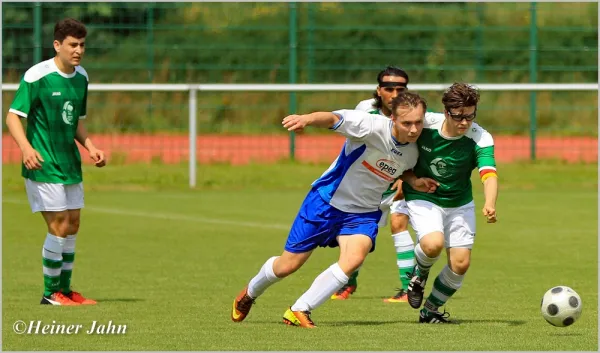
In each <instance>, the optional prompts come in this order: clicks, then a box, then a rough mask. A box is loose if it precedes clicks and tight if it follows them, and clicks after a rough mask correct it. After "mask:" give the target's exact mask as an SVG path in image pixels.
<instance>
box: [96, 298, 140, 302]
mask: <svg viewBox="0 0 600 353" xmlns="http://www.w3.org/2000/svg"><path fill="white" fill-rule="evenodd" d="M145 300H146V299H138V298H100V299H96V301H98V302H99V303H100V302H102V303H107V302H127V303H131V302H143V301H145Z"/></svg>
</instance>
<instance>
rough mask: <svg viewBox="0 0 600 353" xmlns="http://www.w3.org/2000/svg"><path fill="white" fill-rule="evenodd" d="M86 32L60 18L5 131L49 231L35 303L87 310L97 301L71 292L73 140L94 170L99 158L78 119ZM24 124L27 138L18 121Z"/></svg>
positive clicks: (78, 202)
mask: <svg viewBox="0 0 600 353" xmlns="http://www.w3.org/2000/svg"><path fill="white" fill-rule="evenodd" d="M86 35H87V30H86V28H85V26H84V25H83V24H82V23H80V22H79V21H76V20H74V19H70V18H67V19H64V20H62V21H60V22H58V23H57V24H56V25H55V27H54V50H55V51H56V56H55V57H54V58H52V59H49V60H46V61H42V62H41V63H39V64H37V65H34V66H33V67H31V68H30V69H29V70H27V72H25V75H24V76H23V78H22V80H21V83H20V84H19V89H18V90H17V93H16V95H15V98H14V101H13V102H12V104H11V106H10V109H9V112H8V115H7V117H6V125H7V127H8V130H9V132H10V134H11V135H12V137H13V138H14V140H15V141H16V143H17V145H18V146H19V148H20V149H21V153H22V155H23V166H22V173H21V174H22V176H23V177H24V178H25V190H26V192H27V198H28V199H29V205H30V206H31V211H32V212H34V213H35V212H41V214H42V217H43V218H44V221H45V222H46V225H47V227H48V229H47V234H46V239H45V241H44V245H43V247H42V269H43V274H44V276H43V278H44V294H43V296H42V300H41V304H49V305H81V304H84V305H90V304H96V301H94V300H92V299H88V298H85V297H83V296H82V295H81V294H80V293H78V292H75V291H73V290H72V289H71V275H72V272H73V263H74V261H75V240H76V237H77V233H78V231H79V219H80V211H81V208H83V206H84V202H83V178H82V172H81V156H80V155H79V150H78V148H77V143H76V142H75V141H78V142H79V143H80V144H81V145H82V146H84V147H85V148H86V149H87V150H88V152H89V154H90V157H91V158H92V160H93V161H94V163H95V165H96V166H97V167H103V166H104V165H105V164H106V161H105V159H104V152H103V151H101V150H99V149H98V148H96V146H94V144H93V143H92V141H91V140H90V138H89V137H88V133H87V130H86V128H85V124H84V120H83V119H85V116H86V110H87V109H86V108H87V94H88V76H87V73H86V72H85V70H84V69H83V67H81V66H79V64H80V62H81V59H82V58H83V54H84V52H85V37H86ZM21 118H26V119H27V132H25V130H24V129H23V125H22V124H21V121H20V119H21Z"/></svg>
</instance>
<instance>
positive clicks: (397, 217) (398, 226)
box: [390, 213, 408, 234]
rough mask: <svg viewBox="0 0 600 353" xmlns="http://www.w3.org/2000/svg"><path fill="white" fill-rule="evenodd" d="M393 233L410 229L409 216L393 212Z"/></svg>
mask: <svg viewBox="0 0 600 353" xmlns="http://www.w3.org/2000/svg"><path fill="white" fill-rule="evenodd" d="M390 228H391V231H392V234H396V233H400V232H404V231H407V230H408V216H407V215H405V214H403V213H392V217H391V226H390Z"/></svg>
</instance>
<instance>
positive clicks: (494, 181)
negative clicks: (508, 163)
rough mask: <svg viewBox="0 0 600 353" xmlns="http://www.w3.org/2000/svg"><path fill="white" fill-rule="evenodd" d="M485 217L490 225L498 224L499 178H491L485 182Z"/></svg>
mask: <svg viewBox="0 0 600 353" xmlns="http://www.w3.org/2000/svg"><path fill="white" fill-rule="evenodd" d="M483 195H484V196H485V204H484V205H483V215H484V216H486V217H487V222H488V223H496V200H497V199H498V177H497V176H495V175H494V176H490V177H488V178H486V179H485V180H484V181H483Z"/></svg>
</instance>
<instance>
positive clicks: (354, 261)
mask: <svg viewBox="0 0 600 353" xmlns="http://www.w3.org/2000/svg"><path fill="white" fill-rule="evenodd" d="M393 108H394V109H393V112H394V113H393V114H392V118H391V119H389V118H386V117H383V116H374V115H371V114H368V113H366V112H362V111H357V110H338V111H334V112H317V113H312V114H307V115H290V116H288V117H286V118H285V119H283V127H284V128H286V129H288V130H289V131H301V130H303V129H304V128H305V127H306V126H315V127H321V128H329V129H332V130H334V131H336V132H338V133H340V134H342V135H343V136H345V137H346V142H345V144H344V146H343V148H342V151H341V152H340V154H339V156H338V157H337V158H336V160H335V161H334V162H333V163H332V164H331V166H330V167H329V168H328V169H327V170H326V171H325V172H324V173H323V175H322V176H321V177H320V178H318V179H317V180H316V181H315V182H313V184H312V188H311V190H310V192H309V193H308V195H307V196H306V198H305V200H304V202H303V203H302V205H301V206H300V210H299V212H298V214H297V216H296V219H295V220H294V223H293V225H292V227H291V230H290V233H289V235H288V238H287V242H286V245H285V248H284V251H283V253H282V254H281V256H275V257H271V258H270V259H268V260H267V261H266V262H265V263H264V265H263V266H262V267H261V269H260V270H259V271H258V273H257V274H256V276H254V277H253V278H252V279H251V280H250V282H249V283H248V285H247V286H246V287H245V288H244V289H243V290H242V291H241V292H240V293H239V295H238V296H237V297H236V298H235V299H234V301H233V308H232V312H231V319H232V320H233V321H235V322H240V321H242V320H244V319H245V318H246V316H247V315H248V313H249V311H250V309H251V307H252V304H253V303H254V300H255V299H256V298H258V297H259V296H260V295H261V294H263V293H264V291H265V290H266V289H267V288H268V287H269V286H271V285H273V284H274V283H276V282H278V281H279V280H281V279H283V278H284V277H287V276H288V275H290V274H292V273H294V272H295V271H296V270H298V269H299V268H300V267H301V266H302V265H303V264H304V263H305V262H306V260H308V258H309V257H310V255H311V253H312V252H313V250H314V249H315V248H317V247H338V246H339V248H340V257H339V260H338V261H337V262H336V263H334V264H333V265H331V266H330V267H329V268H327V269H326V270H325V271H324V272H322V273H321V274H320V275H319V276H318V277H317V278H316V279H315V280H314V282H313V283H312V285H311V286H310V288H309V289H308V290H307V291H306V292H304V294H302V295H301V296H300V297H299V298H298V300H297V301H296V302H295V303H294V304H293V305H292V306H291V307H289V308H288V310H287V311H286V312H285V313H284V316H283V321H284V323H286V324H288V325H293V326H300V327H307V328H312V327H315V324H314V322H313V321H312V319H311V311H312V310H314V309H316V308H317V307H319V306H320V305H321V304H323V303H324V302H326V301H327V299H329V297H330V296H331V295H332V294H333V293H335V292H336V291H337V290H338V289H340V288H341V287H342V286H344V284H346V282H347V281H348V276H349V275H351V274H352V273H353V272H354V271H355V270H356V269H357V268H358V267H359V266H360V265H361V264H362V262H363V260H364V259H365V257H366V256H367V254H368V253H369V252H371V251H373V250H374V249H375V239H376V236H377V231H378V226H379V225H378V223H379V220H380V218H381V215H382V212H381V210H380V208H379V207H380V203H381V197H382V195H383V193H384V192H385V191H386V190H387V189H388V187H389V185H390V183H391V182H392V181H393V180H395V179H396V178H398V177H399V176H401V175H402V173H403V172H404V171H405V170H408V169H411V168H413V166H414V165H415V163H416V160H417V154H418V151H417V147H416V144H415V143H414V142H415V141H416V139H417V138H418V137H419V135H420V133H421V129H422V123H423V118H424V115H425V111H426V108H427V107H426V103H425V101H424V100H423V99H422V98H421V97H420V96H419V95H417V94H416V93H403V94H401V95H399V96H398V97H397V98H396V99H395V100H394V102H393ZM411 182H412V185H413V187H414V188H416V189H418V190H422V191H424V192H430V191H433V190H435V187H436V183H435V181H434V180H431V179H427V178H421V179H416V178H413V179H412V180H411Z"/></svg>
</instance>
